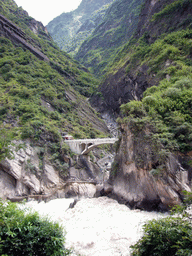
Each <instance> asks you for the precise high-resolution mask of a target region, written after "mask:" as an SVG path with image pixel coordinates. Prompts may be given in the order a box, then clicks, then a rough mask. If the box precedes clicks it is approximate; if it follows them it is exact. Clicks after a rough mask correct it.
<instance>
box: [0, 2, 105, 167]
mask: <svg viewBox="0 0 192 256" xmlns="http://www.w3.org/2000/svg"><path fill="white" fill-rule="evenodd" d="M0 14H2V15H3V16H4V17H6V18H7V19H9V21H11V22H12V25H10V24H11V23H10V24H9V25H10V27H9V26H8V27H9V29H11V28H12V27H13V31H12V32H11V33H7V32H6V28H7V27H6V26H5V25H4V22H5V20H3V17H2V18H1V19H0V26H1V30H0V131H1V136H0V157H1V158H3V157H4V156H7V154H9V153H10V148H9V147H8V144H7V143H8V142H9V141H10V140H26V139H30V141H31V143H34V144H35V145H38V146H40V147H42V150H41V151H42V155H44V154H45V153H48V154H51V155H52V159H50V160H51V162H52V163H53V164H54V166H55V167H56V168H57V169H59V170H60V169H62V168H64V167H65V166H64V164H65V163H64V159H63V154H67V153H69V149H68V148H67V147H66V145H65V144H63V142H62V141H63V140H62V134H63V133H70V134H72V135H73V136H74V137H75V138H90V137H100V136H101V137H102V136H106V135H104V134H105V132H106V131H107V129H106V126H105V125H104V122H103V121H102V120H101V119H100V118H99V117H98V115H97V113H96V112H95V111H94V110H93V109H92V108H91V106H90V105H89V103H88V102H87V99H86V98H85V96H86V97H89V96H90V95H91V94H92V93H93V91H94V90H95V89H96V87H97V80H96V79H95V78H93V76H92V75H91V74H90V73H89V72H87V71H85V69H84V68H83V67H82V66H81V65H79V64H78V63H77V62H76V61H74V60H72V59H71V58H70V57H69V56H68V55H67V54H66V53H64V52H62V51H61V50H60V49H59V48H58V47H57V46H56V44H55V43H54V42H53V40H52V39H51V38H50V36H49V35H48V34H47V32H46V29H45V28H44V27H43V26H42V24H41V23H38V22H36V21H35V20H34V19H33V18H31V17H29V16H28V15H27V14H26V12H25V11H23V10H22V9H21V8H18V7H17V5H16V4H15V3H14V1H11V0H4V1H1V3H0ZM9 21H8V22H9ZM15 23H16V24H17V27H15V25H14V24H15ZM34 29H35V31H34ZM34 32H35V33H34ZM15 35H16V36H17V37H19V36H18V35H21V36H20V38H21V37H22V40H23V41H24V42H25V44H27V46H29V45H30V47H28V48H31V49H32V50H29V49H28V48H26V47H25V45H24V43H20V42H19V41H18V40H16V39H17V38H16V36H15ZM14 36H15V37H14ZM34 49H36V50H37V51H39V52H40V53H42V54H43V56H45V57H46V58H45V60H41V59H40V58H39V57H36V55H35V54H34V52H33V50H34ZM5 130H6V133H5V132H4V131H5ZM43 148H44V149H43Z"/></svg>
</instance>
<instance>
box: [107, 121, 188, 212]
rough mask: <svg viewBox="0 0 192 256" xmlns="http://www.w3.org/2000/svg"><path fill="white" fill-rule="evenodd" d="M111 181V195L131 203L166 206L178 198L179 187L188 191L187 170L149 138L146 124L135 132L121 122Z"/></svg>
mask: <svg viewBox="0 0 192 256" xmlns="http://www.w3.org/2000/svg"><path fill="white" fill-rule="evenodd" d="M121 132H122V137H121V139H120V141H119V145H118V149H117V155H116V158H115V162H114V166H113V173H112V175H111V182H112V185H113V194H114V195H115V197H116V198H117V199H118V200H119V201H121V202H123V203H125V204H127V205H129V206H131V207H133V208H139V209H147V210H162V211H163V210H168V209H170V207H172V206H174V205H176V204H179V203H180V202H181V200H182V191H183V190H186V191H190V187H189V179H188V171H186V170H184V169H183V168H182V167H181V164H180V163H179V161H178V156H177V155H174V154H171V153H169V154H166V153H165V151H164V149H163V148H162V147H161V146H160V145H158V143H157V141H154V140H152V137H151V135H150V126H148V127H147V126H146V127H145V128H143V129H142V130H140V131H138V132H137V133H136V130H135V129H134V130H131V129H130V124H123V125H122V126H121Z"/></svg>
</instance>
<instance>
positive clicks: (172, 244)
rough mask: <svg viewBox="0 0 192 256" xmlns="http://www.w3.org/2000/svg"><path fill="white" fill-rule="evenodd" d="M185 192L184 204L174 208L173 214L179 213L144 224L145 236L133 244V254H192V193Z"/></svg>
mask: <svg viewBox="0 0 192 256" xmlns="http://www.w3.org/2000/svg"><path fill="white" fill-rule="evenodd" d="M183 194H184V195H185V198H184V201H183V204H182V205H178V206H175V207H174V208H173V209H172V214H174V215H175V214H176V213H177V215H175V216H174V217H167V218H163V219H160V220H152V221H149V222H148V223H147V224H145V225H144V235H143V237H142V238H141V239H140V240H139V241H138V242H137V243H136V244H135V245H133V246H131V248H132V249H133V251H132V255H133V256H155V255H158V256H175V255H178V256H182V255H183V256H191V255H192V222H191V219H192V218H191V217H192V216H191V212H190V211H189V206H190V205H191V203H192V193H191V192H187V191H183ZM178 216H179V217H178Z"/></svg>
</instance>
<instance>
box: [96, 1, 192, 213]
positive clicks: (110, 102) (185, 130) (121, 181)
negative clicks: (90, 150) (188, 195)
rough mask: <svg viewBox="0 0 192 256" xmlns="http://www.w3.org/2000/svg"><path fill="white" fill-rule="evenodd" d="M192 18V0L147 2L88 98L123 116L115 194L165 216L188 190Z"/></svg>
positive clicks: (191, 174) (114, 174) (191, 131)
mask: <svg viewBox="0 0 192 256" xmlns="http://www.w3.org/2000/svg"><path fill="white" fill-rule="evenodd" d="M191 14H192V2H191V1H190V0H175V1H174V0H172V1H166V0H162V1H155V0H146V1H145V3H144V5H143V8H142V11H141V14H140V16H139V23H138V26H137V29H136V32H135V34H134V36H133V37H132V38H131V40H130V41H128V42H127V44H126V45H125V46H124V47H123V48H122V50H121V51H120V52H119V53H118V54H117V56H116V57H115V59H114V60H113V64H112V66H111V69H110V70H109V71H108V73H107V75H106V77H105V80H104V82H103V84H101V85H100V87H99V92H98V93H97V95H95V96H94V98H93V99H92V100H93V104H95V106H97V107H98V108H99V109H100V111H101V112H102V111H103V112H106V111H108V112H110V113H111V114H113V115H114V116H118V115H121V117H122V118H119V119H118V122H119V124H120V127H121V133H122V138H121V139H120V141H119V144H118V145H117V155H116V160H115V162H114V166H113V172H112V176H111V178H112V180H113V188H114V193H115V194H116V195H118V198H124V202H125V203H128V204H130V205H132V206H136V207H139V208H147V207H150V206H152V208H159V209H161V207H162V206H163V207H164V206H166V209H168V208H169V206H170V205H171V204H177V203H178V202H179V201H180V198H182V190H184V189H185V190H190V189H189V188H187V186H186V184H188V185H190V182H191V178H192V172H191V170H192V167H191V151H192V137H191V134H192V105H191V102H192V54H191V39H192V19H191ZM122 104H123V105H122ZM120 109H121V113H120ZM184 169H185V170H187V172H186V173H185V171H184ZM184 174H185V178H184V176H183V175H184ZM184 181H185V182H184ZM183 182H184V183H185V184H184V183H183Z"/></svg>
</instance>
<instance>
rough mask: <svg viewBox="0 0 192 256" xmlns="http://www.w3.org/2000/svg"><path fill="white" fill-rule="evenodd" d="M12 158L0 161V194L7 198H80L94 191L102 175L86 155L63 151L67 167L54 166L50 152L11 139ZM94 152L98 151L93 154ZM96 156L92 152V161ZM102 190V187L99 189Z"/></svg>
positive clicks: (0, 196)
mask: <svg viewBox="0 0 192 256" xmlns="http://www.w3.org/2000/svg"><path fill="white" fill-rule="evenodd" d="M12 151H13V157H12V159H7V158H6V159H5V160H3V161H1V162H0V178H1V179H0V198H2V199H9V200H11V201H22V200H23V199H29V200H30V199H35V200H38V201H41V200H44V201H48V200H51V199H53V198H62V197H66V198H70V197H73V198H76V199H78V198H81V197H91V198H92V197H94V196H96V195H97V190H98V189H100V187H98V185H97V184H98V183H100V182H103V180H105V178H104V177H103V174H102V173H101V170H100V166H99V165H97V164H95V163H93V162H91V161H90V158H89V157H88V156H79V157H78V156H74V157H73V158H70V157H69V156H67V155H63V158H64V159H65V161H66V163H68V164H67V167H66V168H67V169H66V168H65V170H64V168H62V169H60V170H58V168H56V166H55V163H54V162H53V161H51V160H50V159H51V155H50V154H49V153H48V152H44V151H43V148H42V147H37V146H36V147H35V146H31V145H30V142H29V141H28V142H25V143H24V142H23V141H14V146H12ZM96 155H98V151H97V154H96ZM98 160H99V157H98V156H95V162H97V161H98ZM100 190H102V188H101V189H100Z"/></svg>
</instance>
